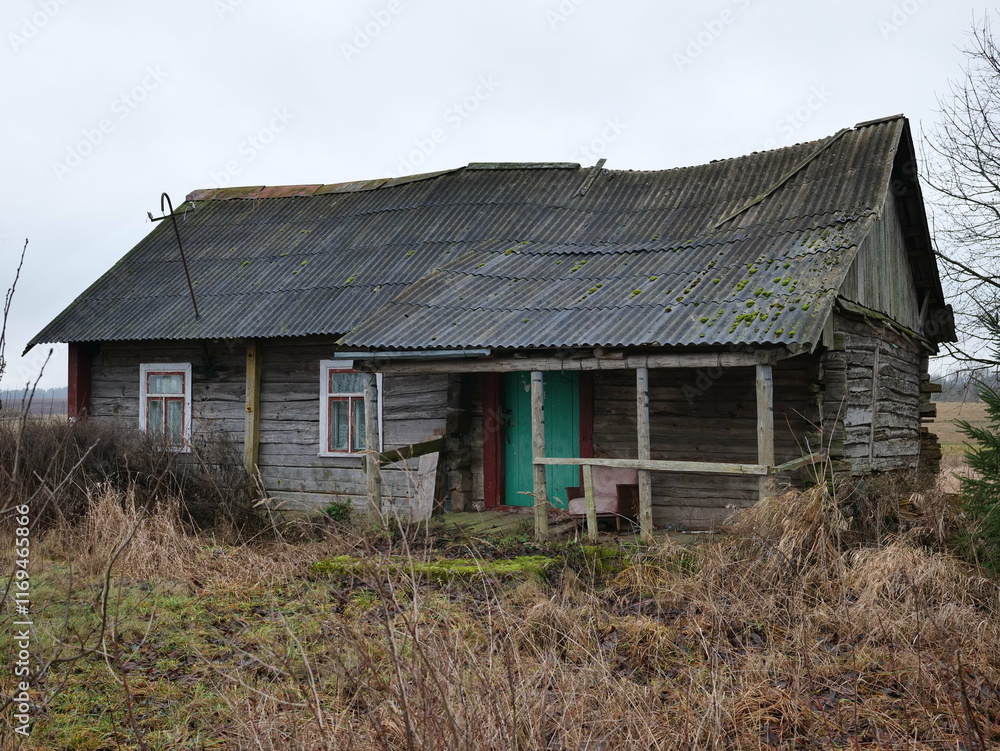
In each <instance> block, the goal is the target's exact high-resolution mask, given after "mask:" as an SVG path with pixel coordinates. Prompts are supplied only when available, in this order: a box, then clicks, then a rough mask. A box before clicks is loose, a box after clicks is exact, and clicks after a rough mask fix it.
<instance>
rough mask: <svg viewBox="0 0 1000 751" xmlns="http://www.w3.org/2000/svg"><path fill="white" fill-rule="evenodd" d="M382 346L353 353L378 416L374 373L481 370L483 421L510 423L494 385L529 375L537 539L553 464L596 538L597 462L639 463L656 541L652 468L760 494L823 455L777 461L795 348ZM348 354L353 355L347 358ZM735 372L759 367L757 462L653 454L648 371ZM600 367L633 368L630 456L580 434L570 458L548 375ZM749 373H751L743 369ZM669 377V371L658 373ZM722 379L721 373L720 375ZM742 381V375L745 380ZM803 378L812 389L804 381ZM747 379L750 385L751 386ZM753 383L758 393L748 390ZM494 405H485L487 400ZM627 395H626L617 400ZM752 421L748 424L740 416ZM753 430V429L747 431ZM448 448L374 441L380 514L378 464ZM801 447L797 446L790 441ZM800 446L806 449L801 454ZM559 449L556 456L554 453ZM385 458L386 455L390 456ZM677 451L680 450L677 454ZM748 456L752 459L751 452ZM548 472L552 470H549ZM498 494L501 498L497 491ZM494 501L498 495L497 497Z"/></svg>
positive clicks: (373, 479) (648, 524) (644, 519)
mask: <svg viewBox="0 0 1000 751" xmlns="http://www.w3.org/2000/svg"><path fill="white" fill-rule="evenodd" d="M396 354H397V355H399V356H398V357H394V356H393V353H378V354H377V357H378V359H377V360H376V359H375V357H376V355H375V353H357V352H354V353H350V357H352V358H353V359H354V362H355V364H356V365H355V366H356V367H359V369H362V370H365V371H367V372H368V373H370V374H371V375H370V376H369V388H368V389H367V390H366V414H369V415H374V414H375V412H376V408H377V403H376V400H377V391H376V388H375V376H374V373H375V372H378V373H382V374H385V375H392V374H411V375H415V374H432V373H478V374H480V375H481V376H482V378H483V383H484V389H483V392H484V393H483V405H482V412H483V421H484V423H486V422H487V419H488V417H491V418H492V423H493V427H494V428H495V427H496V425H497V424H498V423H500V422H502V420H503V414H502V409H500V410H498V409H497V402H496V400H495V395H492V396H491V394H490V390H489V388H488V386H486V385H485V384H488V383H490V382H493V383H496V377H497V375H499V374H511V373H522V374H524V376H525V377H526V380H525V384H526V387H527V390H530V404H529V406H530V469H529V471H530V485H529V486H528V487H527V489H526V491H523V492H522V495H525V496H529V503H530V504H531V511H532V520H533V522H532V526H533V530H534V535H535V538H536V539H538V540H544V539H546V538H547V537H548V536H549V532H550V530H549V526H550V520H549V514H548V511H549V508H550V506H551V504H552V501H553V496H554V492H553V491H554V489H553V488H552V487H550V482H549V481H548V480H547V473H550V472H551V468H566V469H570V468H572V469H573V470H574V472H575V473H579V476H580V479H581V482H580V484H582V486H583V489H584V497H585V499H586V507H587V516H586V529H587V536H588V537H589V538H590V539H596V536H597V503H596V499H595V495H594V482H593V476H594V470H595V467H602V468H603V467H609V468H621V469H629V470H633V471H635V472H636V473H637V477H638V491H639V493H638V496H639V498H638V500H639V502H638V512H639V513H638V526H639V530H640V537H641V538H642V539H643V540H645V541H649V540H651V539H652V538H653V530H654V523H653V505H654V498H653V477H654V474H659V473H663V474H664V475H666V476H667V477H669V478H672V479H670V482H671V483H673V482H674V481H677V482H678V483H680V482H681V480H680V479H679V478H683V477H684V476H691V477H694V476H699V477H705V476H708V477H717V478H719V479H720V481H721V480H723V479H724V478H743V480H744V481H748V482H750V483H752V486H753V487H754V488H755V495H756V497H763V496H766V495H768V494H770V493H773V491H774V488H775V484H776V478H777V476H778V475H780V474H784V473H788V472H792V471H795V470H797V469H800V468H802V467H804V466H807V465H809V464H812V463H815V462H816V461H818V460H819V459H820V458H821V456H820V454H819V453H818V452H801V451H795V452H794V457H795V458H791V457H790V456H789V453H790V452H789V450H788V447H787V444H788V441H787V440H786V441H785V450H784V452H783V453H784V454H785V456H784V457H783V458H785V459H786V461H783V462H781V463H779V462H777V461H776V451H775V391H774V375H773V369H774V367H775V365H776V364H778V363H780V362H783V361H785V360H787V359H788V358H790V357H792V353H791V352H789V351H788V350H787V349H784V348H771V349H764V350H752V351H747V352H722V353H718V352H716V353H691V354H687V353H685V354H681V353H678V354H628V353H617V354H616V353H611V354H610V355H609V353H605V352H600V351H597V352H594V353H593V354H592V355H591V354H590V353H587V356H580V354H579V353H576V354H575V355H574V356H572V357H566V356H562V357H555V356H553V357H520V358H504V359H500V358H495V357H490V356H489V354H488V353H482V352H480V353H477V354H476V355H473V356H469V352H468V351H465V352H462V353H420V354H419V355H417V356H415V353H412V352H411V353H405V354H404V353H396ZM344 356H345V357H346V356H348V355H347V353H345V355H344ZM734 369H749V372H751V373H752V374H753V380H752V384H753V385H752V386H751V387H748V388H747V389H746V390H747V392H748V393H747V394H745V395H741V397H740V398H741V399H743V398H744V397H745V398H746V400H747V401H749V402H750V403H751V404H752V405H753V409H754V414H753V419H752V428H749V429H747V430H745V431H744V432H745V433H747V434H748V435H747V440H750V441H753V444H751V445H754V447H755V449H756V450H755V453H756V461H698V460H677V459H672V458H670V452H667V456H662V454H663V453H664V451H663V450H660V451H659V452H658V453H659V454H660V456H659V457H656V458H654V456H653V449H655V447H654V446H652V445H651V429H650V422H651V421H650V372H651V371H653V372H654V374H657V373H658V372H659V371H668V372H675V373H676V372H681V371H683V370H688V371H690V372H691V373H692V374H697V373H703V372H710V373H712V374H721V373H724V372H729V371H731V370H734ZM602 371H609V372H610V371H616V372H618V373H619V375H618V376H617V377H618V378H619V380H618V381H616V383H617V384H618V385H619V386H620V385H621V381H622V380H623V379H621V378H620V376H622V375H624V373H623V372H622V371H631V372H632V373H633V374H634V383H635V386H634V397H635V405H634V419H635V431H634V432H635V435H634V444H633V450H634V451H635V453H634V454H633V455H631V456H629V455H627V454H624V455H622V454H623V452H622V451H618V452H617V453H619V454H620V455H618V456H594V454H593V444H592V442H591V444H590V445H586V444H587V441H584V440H581V443H580V445H579V446H578V448H577V450H576V451H575V452H572V453H570V454H569V455H567V450H566V448H565V447H561V448H560V449H557V450H555V451H553V450H552V447H551V445H550V444H551V440H550V441H547V439H546V425H547V421H551V420H558V419H561V415H560V414H559V412H558V411H557V412H556V413H554V414H552V415H547V414H546V413H547V411H548V410H547V408H546V380H547V377H548V376H550V375H551V374H553V373H555V372H561V373H580V374H587V373H597V372H602ZM745 372H746V371H745ZM660 374H661V375H662V373H660ZM719 378H721V376H719V375H716V376H715V379H716V380H718V379H719ZM740 383H741V384H742V383H743V381H742V380H741V381H740ZM801 385H802V391H803V392H805V390H806V385H807V384H805V383H803V384H801ZM748 386H749V384H748ZM750 388H752V389H753V390H752V392H751V391H750ZM491 398H492V399H493V404H491V405H489V406H488V405H487V402H488V401H490V399H491ZM619 398H620V397H619ZM743 422H744V423H746V421H743ZM376 428H377V426H376V425H375V424H372V425H371V426H370V428H369V430H368V431H366V432H367V435H369V436H371V435H377V430H376ZM751 430H752V433H753V434H752V435H749V433H750V431H751ZM490 436H491V431H489V430H484V434H483V462H484V465H485V466H484V471H485V473H486V475H487V477H486V481H485V482H486V484H487V485H489V482H490V475H491V467H490V464H491V462H502V452H501V447H499V446H497V445H489V444H490V442H491V439H490ZM492 436H493V439H492V440H493V443H494V444H495V443H496V441H497V438H496V436H497V431H496V430H493V431H492ZM719 440H720V441H723V442H724V441H725V440H727V439H726V437H725V436H724V435H721V434H720V436H719ZM443 447H444V440H443V439H438V440H435V441H428V442H425V443H424V444H415V445H413V446H407V447H403V448H401V449H395V450H393V451H389V452H385V453H384V454H379V452H378V451H377V450H376V447H374V446H370V447H369V448H368V451H367V454H366V457H365V460H364V461H365V468H366V479H367V491H368V492H367V497H368V507H369V510H370V512H371V513H373V514H377V513H378V509H380V508H381V502H382V487H381V480H380V475H379V471H378V468H379V467H380V466H381V465H383V464H385V463H386V462H387V460H389V461H392V460H393V456H396V457H398V458H400V459H403V458H412V457H416V456H420V455H421V454H427V453H431V452H436V451H441V450H442V449H443ZM792 448H793V449H794V446H792ZM803 453H805V455H804V456H803ZM553 454H559V455H553ZM387 455H388V456H387ZM674 455H677V454H674ZM748 458H749V457H748ZM497 471H498V467H497V466H493V467H492V477H493V479H494V481H495V480H496V477H497ZM549 476H551V475H549ZM492 490H493V493H494V495H493V497H494V498H495V497H496V494H495V489H492ZM486 495H487V502H486V505H487V509H489V508H490V506H491V504H490V503H489V498H490V497H491V496H490V495H489V492H487V494H486ZM494 506H495V502H494Z"/></svg>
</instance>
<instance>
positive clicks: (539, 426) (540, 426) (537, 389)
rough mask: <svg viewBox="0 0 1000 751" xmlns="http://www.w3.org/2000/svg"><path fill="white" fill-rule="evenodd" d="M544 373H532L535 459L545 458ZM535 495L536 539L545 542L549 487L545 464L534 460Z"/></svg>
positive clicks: (547, 533)
mask: <svg viewBox="0 0 1000 751" xmlns="http://www.w3.org/2000/svg"><path fill="white" fill-rule="evenodd" d="M543 376H544V374H543V373H542V372H541V371H539V370H535V371H532V373H531V455H532V457H534V459H536V460H537V459H544V458H545V384H544V381H543V380H542V378H543ZM532 470H533V472H534V487H533V490H534V495H535V540H536V541H538V542H543V541H544V540H545V539H546V538H547V537H548V535H549V514H548V505H549V504H548V498H547V497H546V496H547V489H546V487H545V465H544V464H539V463H537V461H536V462H534V463H533V464H532ZM595 523H596V522H595Z"/></svg>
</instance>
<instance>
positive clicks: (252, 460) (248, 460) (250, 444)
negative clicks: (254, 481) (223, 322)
mask: <svg viewBox="0 0 1000 751" xmlns="http://www.w3.org/2000/svg"><path fill="white" fill-rule="evenodd" d="M260 371H261V358H260V345H259V344H258V343H257V342H255V341H254V342H250V343H249V344H247V388H246V422H245V424H244V428H243V466H244V467H245V468H246V471H247V472H249V473H250V474H251V475H256V474H257V457H258V452H259V449H260Z"/></svg>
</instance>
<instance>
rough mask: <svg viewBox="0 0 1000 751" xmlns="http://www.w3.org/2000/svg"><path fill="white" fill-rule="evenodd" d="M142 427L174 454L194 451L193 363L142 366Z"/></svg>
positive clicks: (140, 369) (140, 405)
mask: <svg viewBox="0 0 1000 751" xmlns="http://www.w3.org/2000/svg"><path fill="white" fill-rule="evenodd" d="M139 378H140V380H139V427H140V428H142V430H144V431H146V433H148V434H149V435H151V436H156V437H162V438H163V442H164V443H165V444H166V445H167V447H168V448H170V449H171V450H173V451H184V452H186V451H190V450H191V446H190V444H191V363H149V364H143V365H140V366H139Z"/></svg>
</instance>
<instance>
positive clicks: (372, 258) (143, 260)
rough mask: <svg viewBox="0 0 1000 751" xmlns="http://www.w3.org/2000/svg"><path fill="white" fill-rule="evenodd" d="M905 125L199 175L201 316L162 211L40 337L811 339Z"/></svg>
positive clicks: (489, 342)
mask: <svg viewBox="0 0 1000 751" xmlns="http://www.w3.org/2000/svg"><path fill="white" fill-rule="evenodd" d="M904 127H905V121H904V120H900V119H892V120H887V121H883V122H880V123H876V124H873V125H869V126H866V127H864V128H861V129H856V130H852V131H849V132H847V133H846V134H844V135H843V136H842V137H841V138H839V139H837V141H836V142H832V143H830V144H829V145H828V147H827V148H825V149H824V150H823V151H822V152H821V153H820V154H819V155H818V156H817V157H816V158H815V159H813V160H812V161H810V162H809V163H808V164H806V165H805V166H804V167H801V169H799V170H798V171H797V172H795V171H794V170H795V168H796V166H797V165H801V164H802V163H803V161H804V159H805V157H807V156H809V155H810V154H812V153H814V152H815V151H816V150H817V146H818V145H819V144H817V143H811V144H799V145H796V146H791V147H787V148H783V149H777V150H775V151H769V152H762V153H755V154H751V155H749V156H745V157H740V158H737V159H729V160H724V161H720V162H714V163H712V164H707V165H702V166H699V167H687V168H681V169H674V170H663V171H655V172H651V171H646V172H632V171H614V170H607V169H601V170H600V171H599V172H597V173H595V172H594V169H595V168H590V167H587V168H580V167H579V165H576V164H563V163H553V164H509V163H496V164H476V165H470V167H466V168H460V169H457V170H448V171H444V172H438V173H428V174H425V175H414V176H409V177H403V178H389V179H382V180H366V181H357V182H351V183H339V184H328V185H300V186H281V187H265V186H253V187H250V188H222V189H214V190H199V191H194V192H193V193H191V194H190V195H189V196H188V198H189V202H188V203H187V204H185V205H184V206H182V207H181V208H180V209H178V212H177V213H178V214H179V215H180V217H181V218H180V219H179V221H178V226H179V228H180V232H181V235H182V238H183V241H184V248H185V252H186V254H187V256H188V261H189V266H190V270H191V277H192V281H193V284H194V289H195V294H196V295H197V298H198V304H199V308H200V309H201V313H202V315H201V317H200V318H199V319H195V318H194V316H193V313H192V310H191V306H190V300H189V299H188V297H187V290H186V285H185V282H184V275H183V269H182V266H181V263H180V258H179V255H178V252H177V244H176V239H175V238H174V235H173V228H172V227H170V226H167V223H160V224H159V225H158V226H157V227H156V228H155V229H154V230H153V231H152V232H151V233H150V234H149V235H148V236H147V237H146V238H144V239H143V240H142V241H141V242H140V243H139V244H138V245H136V247H135V248H133V249H132V250H131V251H130V252H129V253H128V254H127V255H126V256H125V257H124V258H122V259H121V260H120V261H119V262H118V263H117V264H116V265H115V266H114V267H113V268H112V269H110V270H109V271H108V272H107V273H106V274H104V275H103V276H102V277H101V278H100V279H98V280H97V281H96V282H95V283H94V284H93V285H91V287H90V288H89V289H87V290H86V291H85V292H84V293H83V294H82V295H81V296H80V297H79V298H78V299H77V300H76V301H75V302H74V303H73V304H72V305H70V306H69V307H68V308H67V309H66V310H65V311H63V312H62V313H61V314H60V315H59V316H58V317H57V318H56V319H55V320H53V321H52V322H51V323H50V324H49V325H48V326H47V327H46V328H45V329H44V330H43V331H42V332H41V333H40V334H38V336H36V337H35V339H34V340H33V341H32V345H33V344H35V343H39V342H54V341H102V340H139V339H146V340H148V339H207V338H243V337H254V338H267V337H277V336H306V335H316V334H329V335H345V336H343V338H342V340H341V341H342V344H344V345H345V346H349V347H355V348H370V349H380V348H384V349H424V348H429V349H433V348H443V347H447V348H461V347H504V348H532V347H566V346H584V345H614V346H629V345H662V346H668V345H710V344H711V345H725V344H733V343H740V342H746V343H759V344H765V343H766V344H790V343H801V344H808V343H812V342H815V341H817V339H818V337H819V335H820V331H821V329H822V326H823V324H824V322H825V319H826V316H827V314H828V313H829V311H830V309H831V307H832V305H833V301H834V299H835V297H836V292H837V290H838V289H839V288H840V285H841V284H842V282H843V279H844V277H845V275H846V273H847V271H848V269H849V267H850V265H851V263H852V262H853V260H854V257H855V254H856V252H857V249H858V247H859V245H860V244H861V242H862V241H863V240H864V237H865V235H866V234H867V233H868V231H869V229H870V227H871V225H872V223H873V222H874V221H875V219H876V217H877V215H878V213H879V211H880V210H881V206H882V203H883V201H884V200H885V196H886V192H887V188H888V182H889V177H890V172H891V169H892V164H893V159H894V157H895V154H896V149H897V148H898V146H899V143H900V139H901V133H902V132H903V128H904ZM790 171H792V172H793V174H792V176H791V177H790V178H788V179H787V180H786V181H785V182H783V183H780V187H778V188H776V189H773V190H772V191H771V192H770V193H767V191H768V190H769V189H771V188H773V187H774V186H775V184H777V183H779V182H780V181H781V180H782V179H783V178H785V177H787V175H788V173H789V172H790ZM594 174H596V179H595V180H594V181H593V183H592V184H591V185H590V186H589V189H588V190H587V191H586V194H585V195H583V196H581V195H579V189H580V187H581V185H582V184H583V183H584V181H585V180H587V179H588V178H589V177H590V176H591V175H594ZM765 193H767V197H766V198H765V199H764V200H762V201H760V202H759V203H755V204H753V205H749V204H750V203H751V202H752V201H753V200H754V199H755V198H756V197H758V196H760V195H761V194H765ZM238 199H253V200H238ZM740 209H744V210H742V211H740V212H739V213H738V214H736V215H735V216H733V218H732V219H731V220H730V221H726V222H723V223H721V225H720V220H721V219H723V218H724V217H726V216H729V215H731V214H733V212H736V211H738V210H740Z"/></svg>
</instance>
